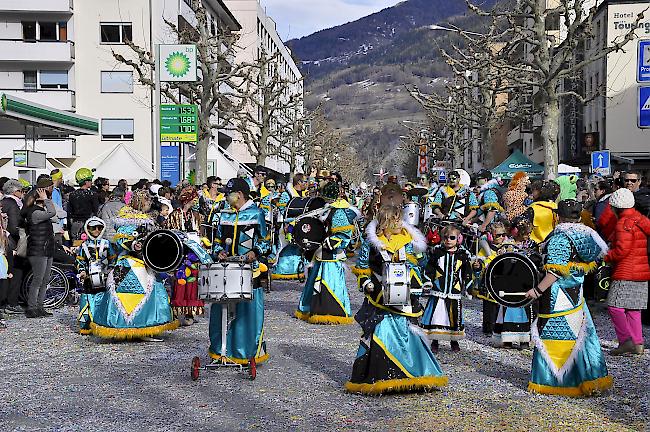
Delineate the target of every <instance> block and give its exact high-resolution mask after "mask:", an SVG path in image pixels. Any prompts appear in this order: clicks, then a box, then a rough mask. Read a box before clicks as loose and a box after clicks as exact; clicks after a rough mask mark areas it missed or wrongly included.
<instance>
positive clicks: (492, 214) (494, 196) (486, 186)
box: [476, 169, 504, 232]
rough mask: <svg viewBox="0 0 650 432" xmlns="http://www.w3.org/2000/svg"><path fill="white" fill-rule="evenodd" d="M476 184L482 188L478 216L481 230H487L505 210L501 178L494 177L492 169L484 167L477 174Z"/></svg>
mask: <svg viewBox="0 0 650 432" xmlns="http://www.w3.org/2000/svg"><path fill="white" fill-rule="evenodd" d="M476 184H477V186H479V188H480V194H479V197H478V203H479V209H478V216H477V217H478V219H479V221H480V222H481V225H480V227H479V231H480V232H485V230H486V229H487V227H488V226H489V225H490V224H491V223H492V222H496V221H497V220H498V219H499V215H500V214H501V213H503V212H504V210H503V207H502V206H501V193H500V191H499V180H498V179H493V178H492V173H491V172H490V171H488V170H486V169H482V170H481V171H479V173H478V175H477V179H476Z"/></svg>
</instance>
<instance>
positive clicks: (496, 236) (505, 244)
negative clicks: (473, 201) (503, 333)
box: [472, 222, 514, 336]
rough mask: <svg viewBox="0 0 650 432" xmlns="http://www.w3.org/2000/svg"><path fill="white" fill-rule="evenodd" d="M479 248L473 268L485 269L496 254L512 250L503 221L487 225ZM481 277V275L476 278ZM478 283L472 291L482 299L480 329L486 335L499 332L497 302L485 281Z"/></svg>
mask: <svg viewBox="0 0 650 432" xmlns="http://www.w3.org/2000/svg"><path fill="white" fill-rule="evenodd" d="M479 245H480V249H479V252H478V256H477V260H476V261H474V263H473V264H472V266H473V267H474V270H481V271H482V272H484V271H485V269H486V268H487V266H488V265H489V264H490V262H492V260H493V259H494V258H496V257H497V255H499V254H501V253H503V252H506V251H508V250H510V251H511V250H513V247H514V246H513V244H512V241H511V240H510V238H508V234H507V232H506V227H505V225H504V224H503V222H494V223H492V224H490V226H489V227H488V232H487V233H486V234H485V235H484V236H482V237H481V239H480V241H479ZM477 279H481V280H482V278H481V277H479V278H477ZM483 282H484V281H482V283H481V284H480V285H478V286H477V287H476V288H478V289H476V290H475V291H474V293H475V295H476V297H478V298H479V299H481V300H482V301H483V325H482V330H483V333H484V334H485V335H486V336H492V335H493V333H495V332H496V333H500V330H501V328H500V325H499V326H497V325H496V324H497V315H498V312H499V304H498V303H497V302H496V300H494V299H493V298H492V296H491V295H490V293H489V292H488V291H487V288H486V287H485V283H483Z"/></svg>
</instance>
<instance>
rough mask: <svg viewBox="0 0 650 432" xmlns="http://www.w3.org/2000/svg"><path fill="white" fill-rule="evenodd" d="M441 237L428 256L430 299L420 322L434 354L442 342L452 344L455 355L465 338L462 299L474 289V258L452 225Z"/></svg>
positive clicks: (427, 273)
mask: <svg viewBox="0 0 650 432" xmlns="http://www.w3.org/2000/svg"><path fill="white" fill-rule="evenodd" d="M441 236H442V242H441V243H440V244H439V245H437V246H435V247H433V248H431V249H429V250H428V252H427V264H426V267H425V270H424V271H425V278H426V279H427V281H428V282H429V283H428V286H429V287H430V296H431V297H430V298H429V301H428V303H427V305H426V307H425V309H424V314H423V315H422V319H421V325H422V327H423V328H424V331H425V333H426V334H427V335H428V336H429V338H430V339H431V340H432V342H431V350H432V351H433V352H434V353H435V352H437V351H438V341H440V340H448V341H450V342H451V349H452V351H460V345H459V343H458V341H459V340H461V339H463V338H465V324H464V322H463V304H462V298H463V297H464V296H466V295H467V291H468V289H469V288H470V287H471V285H472V265H471V255H470V253H469V251H468V250H467V249H465V248H464V247H463V246H462V235H461V233H460V230H459V229H458V228H456V227H455V226H453V225H449V226H446V227H445V228H443V230H442V232H441Z"/></svg>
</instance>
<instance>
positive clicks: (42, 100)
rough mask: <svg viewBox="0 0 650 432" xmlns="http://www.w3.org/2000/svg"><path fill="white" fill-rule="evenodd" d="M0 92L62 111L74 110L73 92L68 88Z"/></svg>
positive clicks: (2, 90) (0, 91)
mask: <svg viewBox="0 0 650 432" xmlns="http://www.w3.org/2000/svg"><path fill="white" fill-rule="evenodd" d="M0 93H7V94H11V95H15V96H17V97H19V98H21V99H25V100H28V101H30V102H35V103H38V104H41V105H46V106H48V107H51V108H55V109H58V110H63V111H74V110H75V107H76V103H75V92H74V90H69V89H61V90H59V89H37V90H24V89H0Z"/></svg>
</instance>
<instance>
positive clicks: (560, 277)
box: [526, 200, 612, 397]
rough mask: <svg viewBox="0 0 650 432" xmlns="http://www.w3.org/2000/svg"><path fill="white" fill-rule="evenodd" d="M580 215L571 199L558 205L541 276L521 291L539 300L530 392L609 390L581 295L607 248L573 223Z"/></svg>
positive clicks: (575, 393) (573, 393)
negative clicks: (583, 285) (555, 221)
mask: <svg viewBox="0 0 650 432" xmlns="http://www.w3.org/2000/svg"><path fill="white" fill-rule="evenodd" d="M581 211H582V205H581V204H580V203H578V202H577V201H574V200H566V201H560V203H559V205H558V210H557V213H558V216H559V222H560V223H559V225H557V227H555V229H554V230H553V232H552V233H551V235H549V237H548V240H547V242H546V245H545V248H546V259H545V265H544V269H545V270H546V275H545V276H544V278H543V279H542V281H541V282H540V283H539V284H538V286H536V287H534V288H533V289H531V290H529V291H528V292H527V293H526V296H527V297H528V298H532V299H539V314H538V316H537V318H536V319H535V321H534V322H533V326H532V339H533V342H534V344H535V351H534V353H533V366H532V370H531V377H530V382H529V384H528V390H530V391H532V392H535V393H544V394H556V395H564V396H573V397H580V396H589V395H592V394H598V393H600V392H602V391H604V390H607V389H609V388H611V387H612V377H611V376H610V375H609V374H608V372H607V365H606V364H605V357H604V355H603V351H602V348H601V346H600V340H599V339H598V335H597V334H596V328H595V327H594V324H593V321H592V319H591V314H590V313H589V309H588V308H587V304H586V303H585V298H584V296H583V291H582V284H583V282H584V279H585V274H586V273H588V272H591V271H593V270H595V269H596V262H597V261H598V260H600V259H601V258H602V257H603V255H605V254H606V253H607V245H606V244H605V242H604V241H603V239H601V238H600V236H599V235H598V234H597V233H596V232H595V231H594V230H593V229H591V228H589V227H586V226H584V225H582V224H580V223H578V220H579V219H580V212H581Z"/></svg>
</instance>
